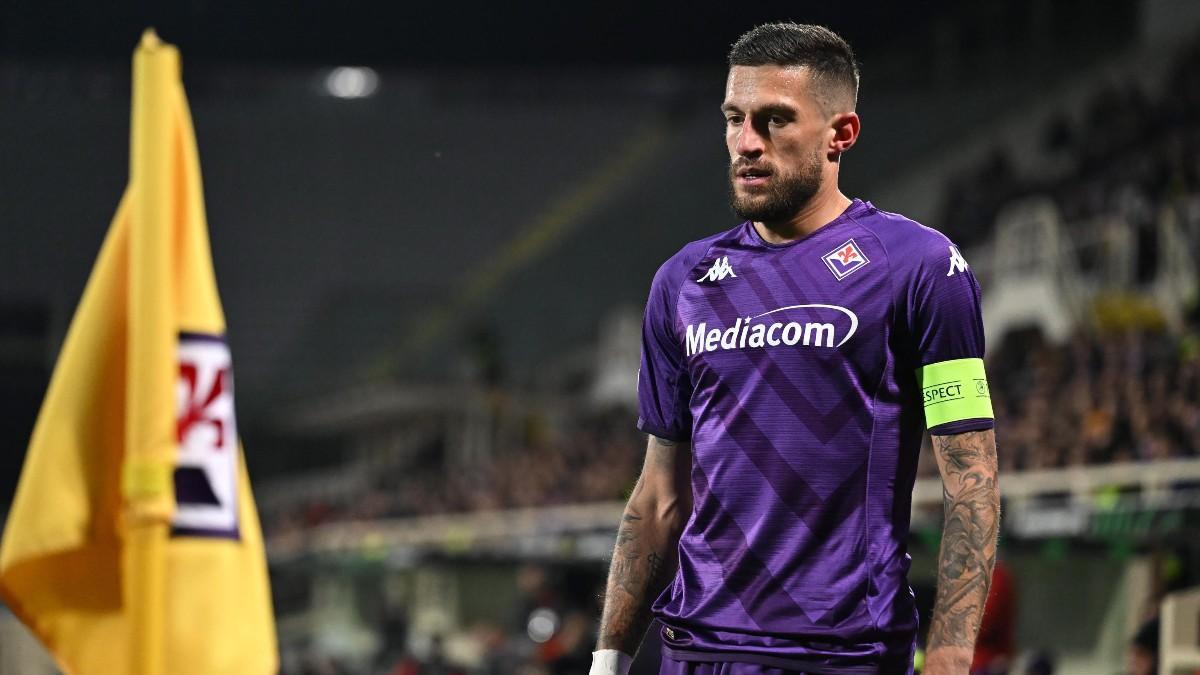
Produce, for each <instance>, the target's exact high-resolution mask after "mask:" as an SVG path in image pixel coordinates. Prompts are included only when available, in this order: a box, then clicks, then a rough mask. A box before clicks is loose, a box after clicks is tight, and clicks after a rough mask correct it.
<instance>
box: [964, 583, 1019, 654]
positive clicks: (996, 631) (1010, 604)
mask: <svg viewBox="0 0 1200 675" xmlns="http://www.w3.org/2000/svg"><path fill="white" fill-rule="evenodd" d="M1016 601H1017V593H1016V588H1015V587H1014V585H1013V578H1012V571H1011V570H1010V569H1009V567H1008V565H1007V564H1006V563H1005V562H1004V561H1003V560H998V561H996V568H995V570H994V571H993V572H992V585H991V587H989V588H988V596H987V603H986V604H985V606H984V610H983V620H982V621H981V622H980V624H979V637H978V638H976V640H975V658H974V659H973V660H972V661H971V673H972V675H1006V673H1008V669H1009V668H1010V667H1011V666H1012V662H1013V658H1014V657H1015V656H1016V652H1017V649H1016V632H1017V608H1016Z"/></svg>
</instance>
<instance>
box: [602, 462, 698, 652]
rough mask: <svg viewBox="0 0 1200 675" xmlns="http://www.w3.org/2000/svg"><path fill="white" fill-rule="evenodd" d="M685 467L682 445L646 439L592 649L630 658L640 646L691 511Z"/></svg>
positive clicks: (626, 507) (686, 464)
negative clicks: (642, 465) (643, 461)
mask: <svg viewBox="0 0 1200 675" xmlns="http://www.w3.org/2000/svg"><path fill="white" fill-rule="evenodd" d="M690 466H691V459H690V454H688V448H687V446H686V445H683V444H676V443H673V442H670V441H666V440H663V439H657V438H651V439H650V442H649V443H648V445H647V448H646V468H645V469H644V470H643V472H642V477H641V478H639V479H638V482H637V485H635V486H634V488H633V495H632V496H630V498H629V503H628V504H627V505H626V506H625V512H624V514H622V516H621V527H620V529H618V530H617V545H616V548H615V549H614V550H613V558H612V565H611V567H610V568H609V571H608V586H607V587H606V590H605V593H604V611H603V613H602V614H601V617H600V637H599V641H598V644H597V649H617V650H620V651H621V652H624V653H625V654H629V655H633V653H634V652H635V651H636V650H637V648H638V645H639V644H640V643H641V641H642V637H643V636H644V635H645V633H646V627H647V626H649V625H650V605H651V603H653V602H654V599H655V598H656V597H658V594H659V593H660V592H661V591H662V589H663V587H664V586H666V584H667V581H668V580H669V579H670V578H671V576H672V575H673V574H674V572H675V567H676V565H678V563H679V561H678V544H679V533H680V530H682V527H683V523H684V521H685V520H686V519H687V514H688V513H689V512H690V511H691V489H690V486H689V485H686V480H687V479H686V477H687V475H688V472H689V470H690Z"/></svg>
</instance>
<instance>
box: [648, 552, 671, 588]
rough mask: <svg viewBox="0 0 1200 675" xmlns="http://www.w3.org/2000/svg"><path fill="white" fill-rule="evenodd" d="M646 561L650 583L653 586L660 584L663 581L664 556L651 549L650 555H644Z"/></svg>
mask: <svg viewBox="0 0 1200 675" xmlns="http://www.w3.org/2000/svg"><path fill="white" fill-rule="evenodd" d="M646 562H648V563H650V583H651V584H652V585H654V586H660V585H662V584H663V583H665V581H666V580H665V579H663V572H664V571H665V563H666V558H663V557H662V556H661V555H659V554H657V553H655V552H653V551H651V552H650V555H648V556H646Z"/></svg>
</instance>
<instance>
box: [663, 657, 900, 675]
mask: <svg viewBox="0 0 1200 675" xmlns="http://www.w3.org/2000/svg"><path fill="white" fill-rule="evenodd" d="M908 663H909V664H911V663H912V659H911V658H910V659H909V660H908ZM658 672H659V675H821V674H822V673H854V674H858V673H872V674H877V675H905V674H908V673H912V668H911V666H908V667H906V666H905V665H901V664H898V663H893V664H891V665H890V667H889V666H883V667H870V666H867V667H862V666H856V667H853V668H839V669H836V670H832V669H830V667H829V666H823V667H818V669H817V670H792V669H789V668H782V667H779V666H771V665H766V664H761V663H743V662H740V661H677V660H675V659H673V658H671V657H670V656H668V655H666V654H663V655H662V661H661V663H660V665H659V670H658Z"/></svg>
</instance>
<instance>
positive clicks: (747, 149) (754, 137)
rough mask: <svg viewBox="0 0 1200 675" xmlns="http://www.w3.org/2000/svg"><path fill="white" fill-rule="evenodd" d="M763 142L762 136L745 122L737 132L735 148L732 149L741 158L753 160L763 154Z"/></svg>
mask: <svg viewBox="0 0 1200 675" xmlns="http://www.w3.org/2000/svg"><path fill="white" fill-rule="evenodd" d="M763 141H764V139H763V136H762V134H761V133H759V131H758V129H755V128H754V125H753V124H751V123H749V122H747V123H746V124H743V125H742V128H741V130H740V131H738V137H737V146H736V147H735V148H734V149H735V150H737V154H738V155H740V156H742V157H749V158H755V157H758V156H759V155H761V154H762V153H763V149H764V146H765V143H764V142H763Z"/></svg>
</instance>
